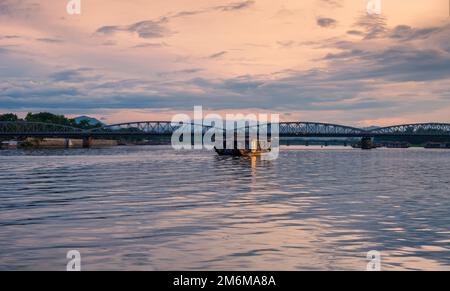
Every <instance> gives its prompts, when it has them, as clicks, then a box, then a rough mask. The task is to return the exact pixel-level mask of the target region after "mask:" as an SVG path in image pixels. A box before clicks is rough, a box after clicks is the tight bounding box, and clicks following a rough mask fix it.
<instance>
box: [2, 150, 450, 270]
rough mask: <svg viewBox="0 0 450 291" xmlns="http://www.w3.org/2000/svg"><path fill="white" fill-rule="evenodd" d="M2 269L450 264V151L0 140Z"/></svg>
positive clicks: (403, 267) (326, 267) (392, 267)
mask: <svg viewBox="0 0 450 291" xmlns="http://www.w3.org/2000/svg"><path fill="white" fill-rule="evenodd" d="M0 199H1V202H0V270H65V268H66V264H67V262H68V260H67V259H66V254H67V252H68V251H69V250H78V251H79V252H80V253H81V265H82V269H83V270H223V269H227V270H366V265H367V263H368V261H367V259H366V254H367V252H368V251H371V250H376V251H378V252H380V254H381V267H382V269H383V270H450V215H449V213H450V151H449V150H426V149H415V148H411V149H376V150H371V151H362V150H358V149H352V148H344V147H330V148H320V147H301V146H292V147H283V148H282V150H281V153H280V157H279V159H277V160H275V161H261V160H259V159H250V158H231V157H218V156H216V155H215V153H213V152H209V151H174V150H172V149H171V148H170V147H169V146H135V147H115V148H103V149H70V150H1V151H0Z"/></svg>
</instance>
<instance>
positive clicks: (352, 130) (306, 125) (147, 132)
mask: <svg viewBox="0 0 450 291" xmlns="http://www.w3.org/2000/svg"><path fill="white" fill-rule="evenodd" d="M278 125H279V136H280V137H360V138H364V137H429V138H433V137H449V138H450V123H418V124H403V125H395V126H388V127H382V128H376V129H370V130H368V129H362V128H356V127H350V126H345V125H339V124H329V123H320V122H280V123H279V124H278ZM183 126H189V127H190V128H191V129H192V130H193V131H194V129H195V130H196V132H197V133H205V132H206V131H207V130H209V129H211V128H212V127H211V126H203V125H196V124H173V123H171V122H170V121H140V122H128V123H120V124H112V125H105V126H102V127H99V128H94V129H90V130H83V129H79V128H75V127H70V126H63V125H57V124H49V123H40V122H0V139H6V138H25V137H38V138H83V139H84V138H120V137H127V136H136V137H138V136H145V137H151V136H170V135H172V134H173V132H174V131H175V130H178V129H182V127H183ZM259 126H260V127H261V125H259ZM265 126H266V127H268V128H269V130H268V131H269V132H270V130H271V128H273V125H271V124H266V125H265ZM253 127H254V126H253ZM248 128H249V127H248V126H247V127H245V129H248ZM250 128H252V127H251V126H250ZM242 129H244V128H243V127H241V128H240V130H242ZM222 130H223V129H222Z"/></svg>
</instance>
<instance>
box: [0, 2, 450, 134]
mask: <svg viewBox="0 0 450 291" xmlns="http://www.w3.org/2000/svg"><path fill="white" fill-rule="evenodd" d="M68 2H69V1H68V0H41V1H36V0H14V1H13V0H0V113H6V112H17V113H19V114H22V115H23V114H25V113H26V112H29V111H32V112H39V111H51V112H54V113H58V114H66V115H69V116H78V115H90V116H93V117H97V118H99V119H101V120H103V121H104V122H106V123H115V122H125V121H141V120H170V119H171V117H172V115H173V114H175V113H190V112H192V110H193V107H194V106H203V108H204V110H205V111H206V112H212V113H221V114H225V113H278V114H280V118H281V120H283V121H321V122H331V123H339V124H347V125H353V126H372V125H378V126H383V125H386V126H387V125H393V124H401V123H416V122H450V9H449V1H448V0H408V1H407V0H381V3H382V6H381V8H382V10H381V14H379V15H378V14H373V15H369V14H368V13H367V10H366V5H367V0H302V1H300V0H277V1H273V0H192V1H186V0H147V1H144V0H127V1H123V0H81V14H80V15H69V14H68V13H67V12H66V5H67V3H68Z"/></svg>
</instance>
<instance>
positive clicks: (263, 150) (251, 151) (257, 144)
mask: <svg viewBox="0 0 450 291" xmlns="http://www.w3.org/2000/svg"><path fill="white" fill-rule="evenodd" d="M224 144H225V142H224ZM245 144H246V146H245V147H244V148H239V147H238V146H237V143H236V142H235V143H234V148H233V149H226V148H225V146H224V149H218V148H217V147H214V150H215V151H216V153H217V154H218V155H219V156H235V157H242V156H244V157H258V156H262V155H264V154H268V153H270V152H271V150H272V148H271V144H270V142H267V144H264V143H263V142H261V141H259V140H256V139H254V140H252V141H251V142H250V143H249V142H248V141H247V142H246V143H245ZM249 145H251V146H249Z"/></svg>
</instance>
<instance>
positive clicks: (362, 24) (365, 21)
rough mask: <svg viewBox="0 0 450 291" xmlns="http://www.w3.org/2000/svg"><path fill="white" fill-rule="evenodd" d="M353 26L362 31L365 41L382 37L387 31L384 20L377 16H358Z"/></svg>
mask: <svg viewBox="0 0 450 291" xmlns="http://www.w3.org/2000/svg"><path fill="white" fill-rule="evenodd" d="M355 26H357V27H358V28H360V29H363V30H364V38H366V39H372V38H377V37H383V36H385V34H386V31H387V25H386V18H385V17H384V16H383V15H377V14H373V15H367V14H364V15H362V16H360V17H359V19H358V21H357V22H356V24H355Z"/></svg>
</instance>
